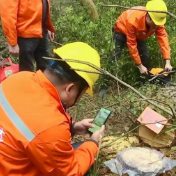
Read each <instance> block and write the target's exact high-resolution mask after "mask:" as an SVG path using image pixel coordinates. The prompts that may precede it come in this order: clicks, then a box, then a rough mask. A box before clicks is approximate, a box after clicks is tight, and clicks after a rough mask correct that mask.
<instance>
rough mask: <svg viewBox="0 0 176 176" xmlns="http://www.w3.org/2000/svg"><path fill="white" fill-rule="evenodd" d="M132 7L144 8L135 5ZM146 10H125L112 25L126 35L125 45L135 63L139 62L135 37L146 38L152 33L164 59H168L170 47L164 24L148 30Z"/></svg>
mask: <svg viewBox="0 0 176 176" xmlns="http://www.w3.org/2000/svg"><path fill="white" fill-rule="evenodd" d="M133 8H138V9H145V7H142V6H137V7H133ZM146 14H147V12H146V11H140V10H130V9H129V10H127V11H124V12H123V13H122V14H121V15H120V16H119V17H118V19H117V21H116V25H115V27H114V29H115V31H117V32H120V33H123V34H125V35H126V37H127V46H128V49H129V53H130V55H131V57H132V59H133V60H134V61H135V62H136V64H137V65H139V64H141V59H140V56H139V53H138V49H137V42H136V39H146V38H147V37H149V36H151V35H152V34H154V33H155V34H156V37H157V40H158V43H159V45H160V49H161V51H162V54H163V58H164V59H170V47H169V42H168V36H167V33H166V31H165V27H164V26H157V27H156V29H155V30H148V29H147V27H146Z"/></svg>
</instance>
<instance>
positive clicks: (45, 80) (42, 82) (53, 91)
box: [36, 70, 66, 114]
mask: <svg viewBox="0 0 176 176" xmlns="http://www.w3.org/2000/svg"><path fill="white" fill-rule="evenodd" d="M36 76H37V79H38V82H39V84H40V86H41V87H43V88H44V89H45V90H46V91H47V92H48V93H49V94H50V95H51V96H52V97H53V98H54V99H55V100H56V101H57V102H58V104H59V107H58V109H59V111H61V112H62V113H64V114H66V109H65V107H64V105H63V104H62V102H61V99H60V97H59V93H58V92H57V90H56V88H55V87H54V86H53V84H52V83H51V82H50V81H49V80H48V78H47V77H46V76H45V75H44V73H43V72H42V71H41V70H38V71H37V72H36Z"/></svg>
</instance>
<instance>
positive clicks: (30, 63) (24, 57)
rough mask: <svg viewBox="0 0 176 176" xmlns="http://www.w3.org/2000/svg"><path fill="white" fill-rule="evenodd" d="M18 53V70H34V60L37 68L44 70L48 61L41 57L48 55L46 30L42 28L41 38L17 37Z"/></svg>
mask: <svg viewBox="0 0 176 176" xmlns="http://www.w3.org/2000/svg"><path fill="white" fill-rule="evenodd" d="M18 45H19V48H20V53H19V70H20V71H34V69H35V67H34V62H36V66H37V70H38V69H40V70H42V71H43V70H44V69H45V68H46V66H47V64H48V62H49V61H47V60H45V59H43V58H42V57H44V56H46V57H49V56H50V54H49V53H50V52H49V38H48V31H47V30H43V38H22V37H18Z"/></svg>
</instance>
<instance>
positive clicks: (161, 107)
mask: <svg viewBox="0 0 176 176" xmlns="http://www.w3.org/2000/svg"><path fill="white" fill-rule="evenodd" d="M43 58H44V59H49V60H57V61H60V62H76V63H81V64H86V65H88V66H90V67H92V68H94V69H95V70H97V71H98V72H100V73H101V74H104V75H107V76H109V77H111V78H113V79H114V80H116V81H118V82H119V83H121V84H123V85H124V86H126V87H128V88H129V89H131V90H132V91H133V92H135V93H136V94H137V95H138V96H140V97H142V98H143V99H144V100H146V101H147V102H148V103H150V104H152V105H154V106H155V107H157V108H159V109H161V110H163V111H164V112H166V113H167V114H169V115H171V116H172V115H173V114H172V112H171V111H168V110H167V109H165V108H164V107H163V106H159V105H158V104H157V103H155V102H153V101H151V100H149V99H148V98H147V97H145V96H144V95H142V94H141V93H140V92H139V91H138V90H136V89H135V88H134V87H132V86H130V85H129V84H127V83H125V82H123V81H122V80H120V79H119V78H117V77H116V76H114V75H112V74H110V73H109V72H108V71H106V70H104V69H102V68H99V67H97V66H96V65H94V64H92V63H89V62H86V61H80V60H73V59H64V60H63V59H58V58H50V57H43ZM75 69H76V68H75ZM82 71H83V72H84V70H83V69H82Z"/></svg>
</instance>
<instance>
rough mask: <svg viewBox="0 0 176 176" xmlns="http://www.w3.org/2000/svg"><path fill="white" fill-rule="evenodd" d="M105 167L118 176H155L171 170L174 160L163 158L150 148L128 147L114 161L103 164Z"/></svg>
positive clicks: (174, 163) (162, 155) (175, 162)
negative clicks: (125, 175) (124, 175)
mask: <svg viewBox="0 0 176 176" xmlns="http://www.w3.org/2000/svg"><path fill="white" fill-rule="evenodd" d="M105 165H106V166H107V167H108V168H109V169H110V170H111V171H112V172H113V173H116V174H119V175H120V176H121V175H123V174H125V173H126V174H128V175H129V176H155V175H157V174H158V173H164V172H165V171H168V170H172V169H173V168H174V167H175V166H176V160H172V159H170V158H167V157H164V154H163V153H161V152H159V151H157V150H154V149H150V148H140V147H130V148H127V149H124V150H123V151H121V152H119V153H118V156H117V158H116V159H111V160H109V161H106V162H105Z"/></svg>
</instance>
